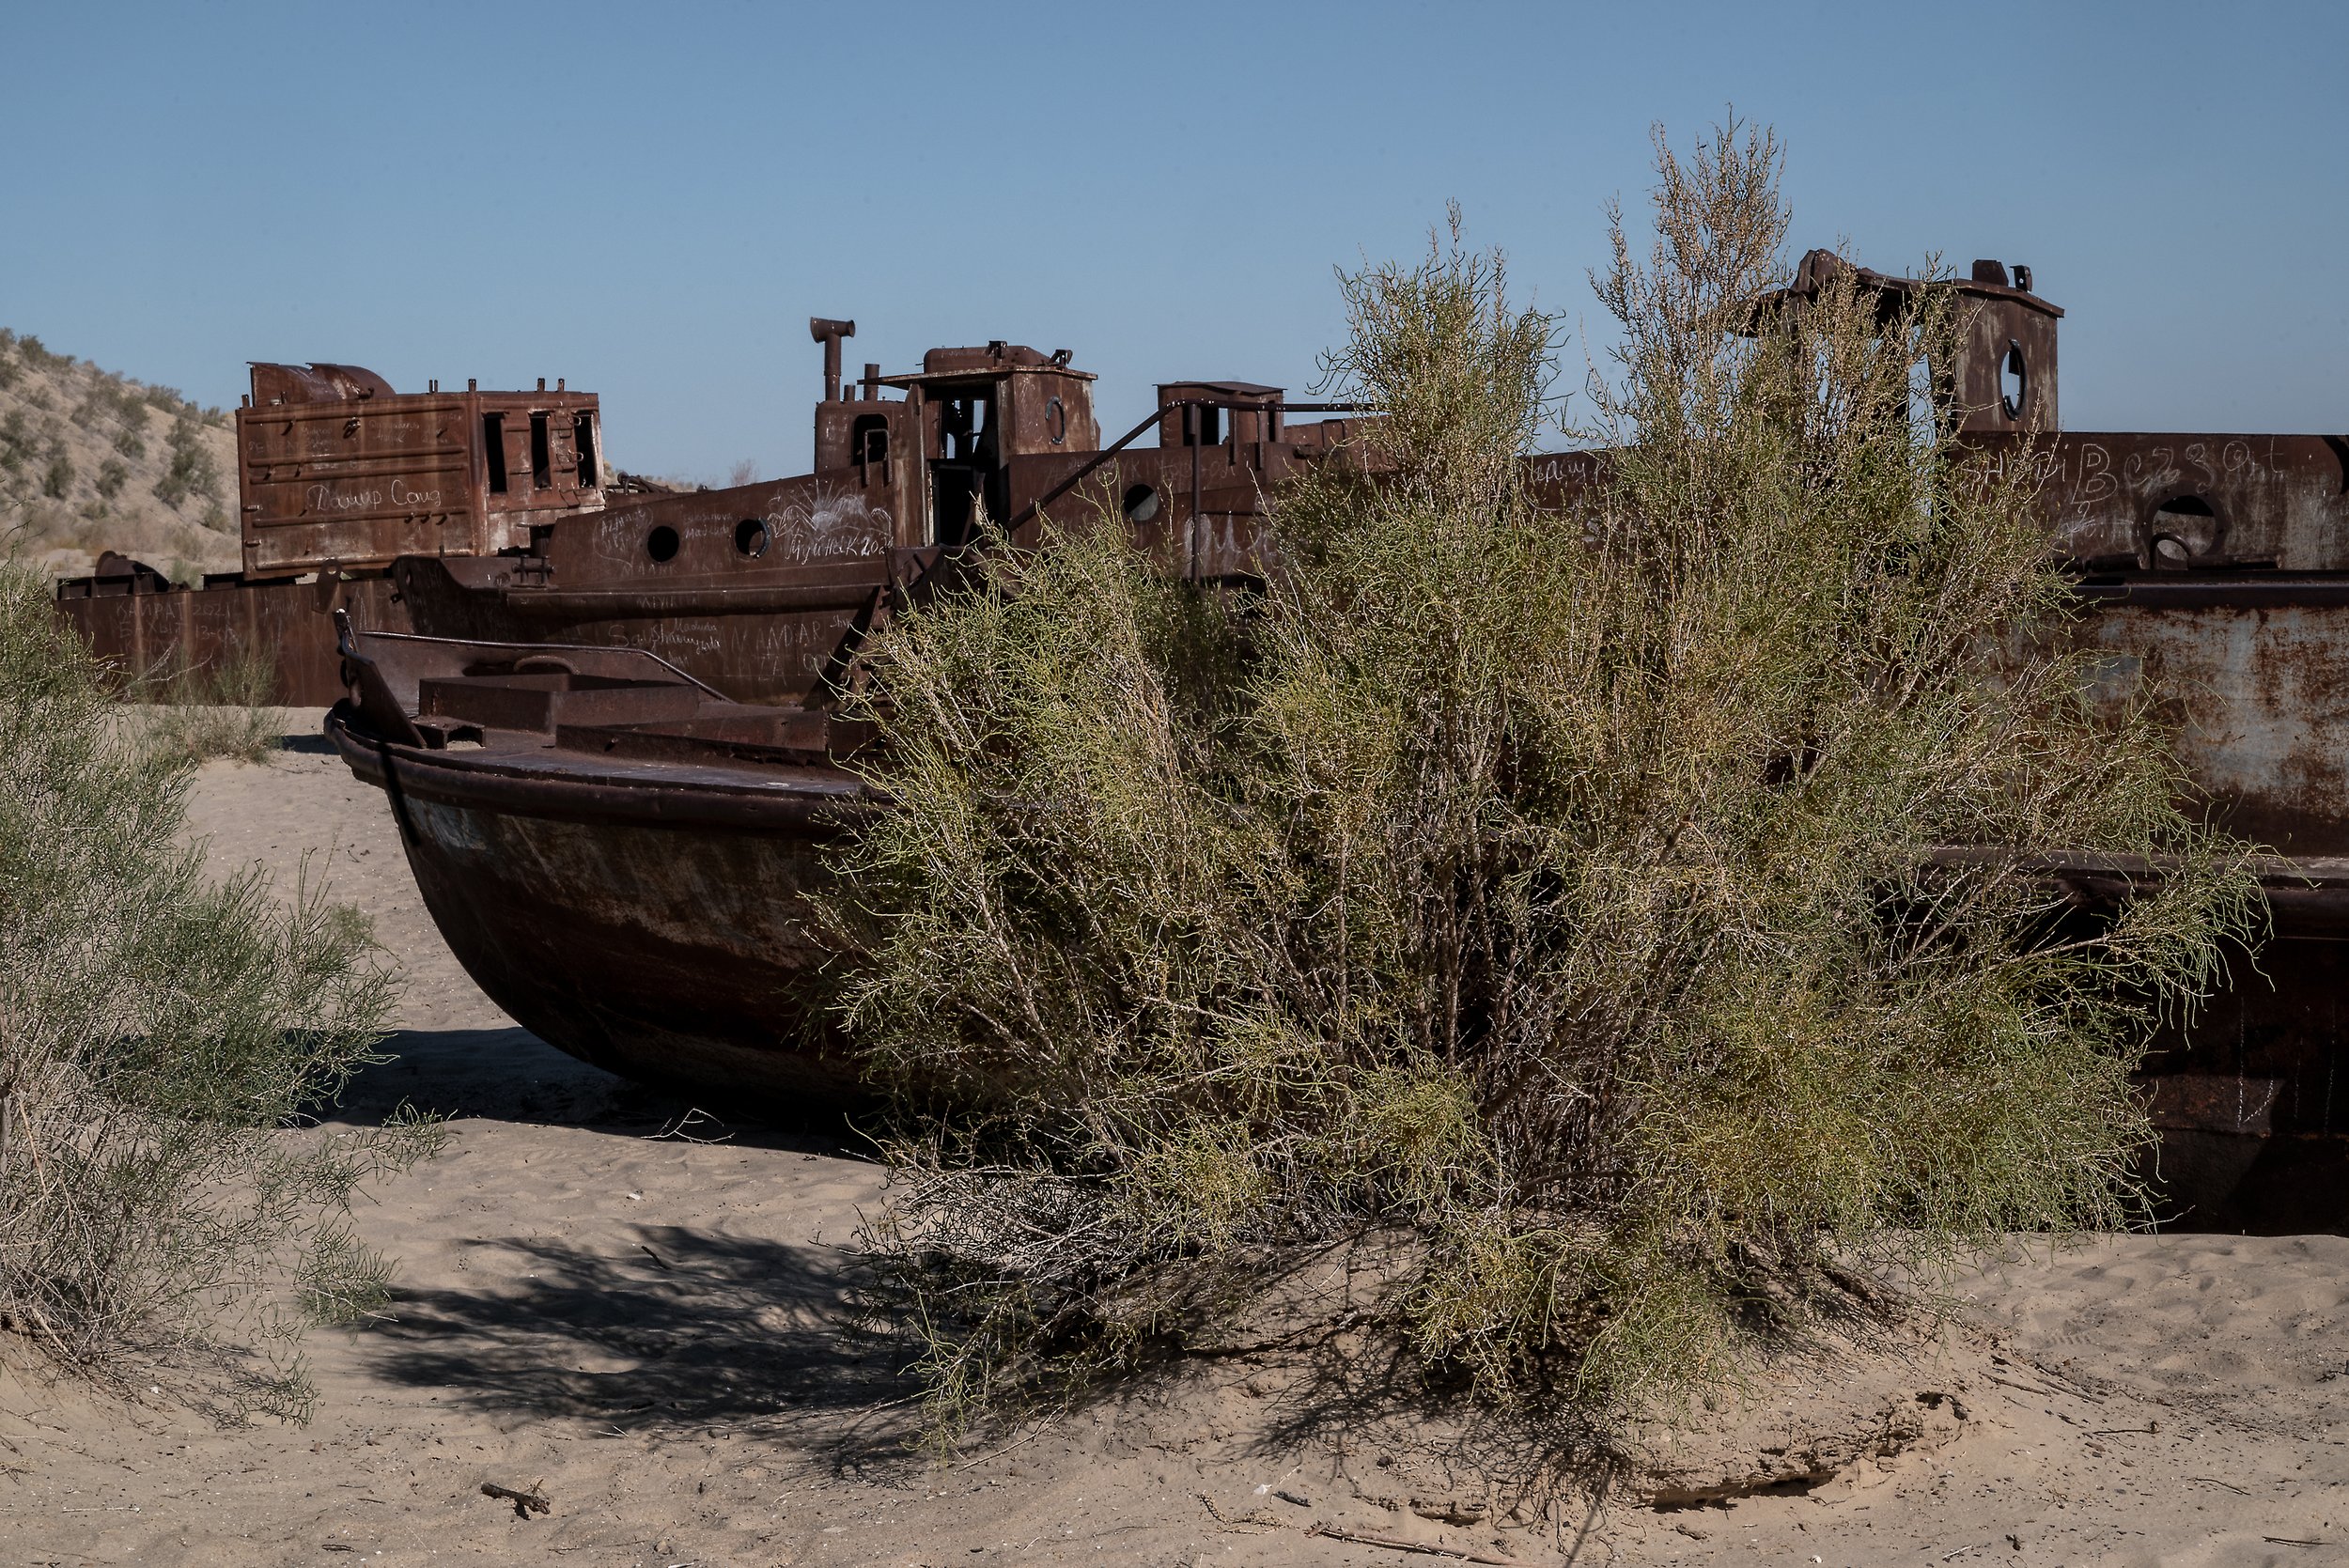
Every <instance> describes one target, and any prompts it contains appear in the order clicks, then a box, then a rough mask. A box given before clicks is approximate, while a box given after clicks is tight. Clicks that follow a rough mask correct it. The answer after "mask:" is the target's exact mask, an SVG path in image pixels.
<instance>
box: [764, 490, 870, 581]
mask: <svg viewBox="0 0 2349 1568" xmlns="http://www.w3.org/2000/svg"><path fill="white" fill-rule="evenodd" d="M766 521H767V535H768V537H770V539H772V540H773V541H774V550H775V553H776V554H777V555H779V556H780V557H782V559H784V560H786V561H788V562H790V563H792V564H793V565H794V566H803V565H805V564H806V563H808V562H810V561H821V560H829V559H833V558H836V557H839V556H843V555H879V554H880V553H882V552H883V551H886V550H888V548H889V541H890V538H891V537H892V534H891V527H890V517H889V510H888V508H887V507H884V506H874V505H868V504H867V503H866V502H865V499H864V497H863V495H861V494H859V493H857V492H856V491H855V490H843V489H834V488H832V486H829V485H823V484H818V485H817V486H816V487H815V489H814V490H813V491H812V492H811V493H809V494H807V495H804V496H801V497H799V498H797V499H795V500H792V501H787V502H786V503H784V504H783V505H780V506H777V507H776V508H775V509H774V510H773V511H771V512H769V513H768V514H767V519H766Z"/></svg>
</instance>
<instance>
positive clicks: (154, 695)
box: [129, 562, 286, 763]
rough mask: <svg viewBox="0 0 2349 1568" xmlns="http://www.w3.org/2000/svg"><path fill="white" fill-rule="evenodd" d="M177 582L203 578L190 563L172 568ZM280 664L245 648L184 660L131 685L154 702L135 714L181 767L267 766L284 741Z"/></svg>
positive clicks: (152, 742) (154, 744) (140, 698)
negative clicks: (227, 762)
mask: <svg viewBox="0 0 2349 1568" xmlns="http://www.w3.org/2000/svg"><path fill="white" fill-rule="evenodd" d="M167 575H168V576H170V577H171V578H172V580H173V581H175V582H187V581H189V580H190V579H191V578H194V577H197V576H200V575H201V573H199V572H197V571H196V570H195V568H194V567H190V566H188V565H187V564H186V563H185V562H175V563H173V569H172V570H171V571H170V572H169V573H168V574H167ZM276 693H277V661H276V660H275V659H273V658H272V656H271V654H270V651H269V650H268V649H267V648H240V649H237V650H236V651H234V652H233V653H230V654H228V655H226V657H224V658H222V659H219V660H214V661H211V662H208V663H198V664H189V663H186V662H180V663H178V664H176V665H174V666H172V667H170V668H168V669H167V670H164V671H159V672H154V673H150V674H148V675H143V676H141V677H140V678H138V679H135V680H133V681H132V683H131V689H130V692H129V695H130V696H131V697H132V700H133V701H136V702H140V703H144V704H146V705H148V706H146V707H145V708H144V709H142V710H140V711H139V712H138V713H136V714H135V715H134V716H133V717H134V719H136V720H138V721H143V722H144V729H145V736H146V739H147V743H148V745H149V746H150V747H151V748H153V749H154V750H156V751H157V752H159V753H162V754H163V755H165V756H168V757H171V758H174V759H176V760H178V761H181V762H191V763H194V762H210V761H211V760H213V759H214V758H230V759H233V760H235V761H239V762H251V763H266V762H268V761H269V760H270V758H271V757H272V756H274V755H275V754H276V753H277V752H278V751H279V749H280V746H281V743H282V741H283V739H284V737H285V730H286V725H285V717H286V716H285V714H284V713H283V712H282V711H281V710H280V709H279V708H278V707H277V706H275V698H276Z"/></svg>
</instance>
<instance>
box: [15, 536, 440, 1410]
mask: <svg viewBox="0 0 2349 1568" xmlns="http://www.w3.org/2000/svg"><path fill="white" fill-rule="evenodd" d="M188 770H189V762H188V759H187V757H186V756H185V754H184V753H172V752H168V751H164V750H161V749H158V748H156V747H154V746H152V745H149V744H148V743H147V742H146V740H145V738H144V737H143V736H142V734H141V732H140V730H139V729H138V727H137V726H134V725H127V724H125V723H123V722H121V721H120V713H119V707H118V705H117V704H116V703H115V702H114V701H113V699H112V698H111V697H110V696H109V694H108V693H107V691H105V689H104V687H103V685H102V683H101V672H100V671H98V670H97V669H96V668H95V667H94V665H93V664H92V662H91V661H90V660H89V659H88V657H87V655H86V652H85V651H84V650H83V648H82V647H81V645H80V644H79V643H78V642H77V641H76V640H75V638H74V637H73V635H72V633H71V632H70V630H69V629H67V628H66V626H65V625H64V623H63V622H62V620H60V618H59V617H58V616H57V614H56V613H55V611H54V607H53V606H52V604H51V603H50V595H49V588H48V583H47V582H46V580H45V579H43V578H42V577H40V576H39V575H38V574H36V573H34V572H32V571H30V570H28V569H26V568H24V567H21V566H19V565H16V564H13V563H5V562H0V1313H5V1316H6V1321H7V1324H8V1327H11V1328H13V1329H15V1330H16V1331H17V1332H19V1333H21V1334H23V1335H25V1336H28V1337H29V1338H30V1339H31V1341H32V1342H33V1343H36V1344H37V1345H39V1347H40V1348H41V1349H43V1350H44V1351H46V1352H47V1353H48V1354H49V1355H51V1356H52V1357H54V1358H56V1359H57V1360H58V1361H60V1362H63V1363H65V1364H68V1365H70V1366H73V1367H76V1368H83V1369H88V1370H90V1371H93V1372H96V1373H99V1374H106V1373H108V1372H109V1371H110V1369H113V1368H116V1367H117V1366H118V1365H120V1364H121V1361H122V1358H124V1357H125V1356H132V1355H136V1356H148V1355H163V1356H165V1357H170V1356H174V1355H180V1354H194V1353H195V1352H198V1351H202V1350H205V1349H207V1347H210V1349H220V1348H222V1347H223V1346H224V1345H225V1346H226V1347H227V1348H230V1349H235V1348H237V1347H238V1346H239V1345H241V1346H242V1348H243V1349H245V1350H248V1351H249V1350H251V1349H253V1348H254V1347H255V1346H256V1345H261V1346H263V1347H264V1349H265V1351H266V1354H264V1355H263V1356H262V1357H261V1358H260V1359H258V1360H257V1361H255V1360H248V1361H247V1362H245V1363H244V1364H246V1365H248V1366H252V1367H257V1368H259V1369H261V1370H260V1371H258V1372H257V1373H256V1374H255V1378H254V1380H251V1381H247V1382H245V1383H244V1384H243V1385H242V1387H244V1388H245V1389H247V1391H248V1392H253V1393H256V1394H257V1395H267V1396H269V1397H268V1400H267V1401H265V1403H268V1402H269V1401H274V1402H275V1403H276V1404H277V1405H278V1406H279V1407H287V1406H288V1404H290V1405H291V1406H294V1407H298V1406H299V1404H300V1401H301V1397H302V1392H303V1384H302V1382H301V1379H300V1377H299V1375H298V1370H299V1369H298V1365H296V1364H295V1363H293V1362H291V1361H288V1360H287V1359H286V1358H284V1356H283V1355H282V1354H281V1353H283V1352H285V1351H287V1350H288V1346H287V1345H286V1344H285V1343H283V1342H281V1341H277V1340H273V1339H271V1338H270V1337H269V1336H268V1335H267V1334H266V1333H262V1334H260V1335H259V1336H258V1337H257V1338H256V1337H254V1335H253V1332H252V1331H255V1330H257V1329H266V1328H267V1327H269V1325H270V1324H272V1322H276V1323H279V1324H284V1325H292V1324H296V1323H298V1321H299V1315H298V1314H297V1313H296V1312H292V1311H290V1310H280V1305H281V1304H282V1307H283V1308H285V1309H291V1308H294V1307H302V1308H306V1309H308V1310H309V1312H310V1314H311V1315H313V1316H324V1317H334V1316H349V1315H350V1314H351V1313H353V1312H360V1311H364V1310H366V1307H367V1306H368V1305H369V1304H370V1302H371V1301H373V1300H374V1299H375V1298H377V1297H378V1296H380V1292H381V1279H382V1273H381V1270H382V1265H381V1260H380V1259H376V1258H374V1257H373V1256H372V1255H370V1254H368V1253H367V1252H366V1250H365V1249H364V1248H363V1247H360V1246H359V1245H358V1244H357V1243H356V1242H355V1240H354V1239H353V1237H352V1235H351V1234H350V1225H349V1202H350V1197H351V1195H352V1193H353V1191H354V1190H355V1189H356V1188H357V1186H358V1184H359V1183H360V1182H362V1181H363V1180H365V1179H366V1177H367V1176H368V1175H370V1174H371V1173H373V1172H379V1171H381V1170H384V1169H388V1168H390V1167H392V1166H396V1165H397V1164H399V1163H401V1162H403V1161H405V1160H406V1159H408V1158H411V1157H413V1156H415V1155H417V1154H419V1153H421V1152H423V1151H424V1150H425V1149H426V1148H428V1146H429V1143H430V1141H431V1128H430V1127H429V1126H427V1125H425V1124H421V1123H417V1122H413V1121H403V1122H402V1123H400V1124H399V1125H396V1126H388V1127H385V1128H381V1129H360V1130H353V1131H334V1130H329V1129H326V1128H324V1127H321V1126H316V1125H314V1124H312V1123H311V1122H310V1120H309V1115H308V1113H309V1112H310V1111H311V1110H314V1109H315V1108H317V1107H318V1106H319V1105H320V1104H321V1103H322V1102H325V1101H327V1100H330V1099H331V1098H332V1096H333V1095H334V1093H335V1091H336V1090H337V1089H338V1088H339V1087H340V1085H341V1084H342V1083H343V1082H344V1081H345V1080H346V1079H348V1078H349V1076H350V1073H351V1072H352V1071H354V1070H355V1069H356V1068H357V1067H359V1066H360V1065H361V1064H363V1063H366V1062H368V1061H370V1060H373V1059H374V1058H373V1055H372V1052H373V1048H374V1047H375V1045H376V1044H377V1042H378V1041H379V1040H380V1039H381V1034H382V1032H383V1027H384V1023H385V1019H386V1017H388V1009H389V1005H390V998H391V986H392V979H391V976H390V973H389V971H388V970H386V969H385V968H384V967H383V965H382V964H381V961H380V955H379V953H378V950H377V949H376V948H375V946H374V944H373V942H372V940H371V939H370V937H369V935H368V931H367V927H366V923H365V921H364V919H363V918H362V917H361V916H360V915H359V914H358V913H357V912H356V911H355V910H353V909H350V908H347V907H344V906H340V905H335V904H332V903H329V902H327V901H326V900H325V899H324V898H323V897H322V896H320V894H319V890H318V889H317V888H315V887H314V886H309V885H306V878H305V885H304V886H303V888H301V889H299V890H297V892H296V895H295V896H294V897H293V898H292V899H291V900H290V902H288V901H284V900H281V899H279V898H278V897H276V896H275V895H273V894H272V892H271V890H270V888H269V887H268V885H267V884H266V883H265V882H264V881H263V879H262V878H261V877H260V875H259V874H258V872H257V871H256V872H249V873H243V874H240V875H237V876H233V877H229V878H227V879H226V880H225V881H213V880H210V879H209V878H208V877H206V875H205V873H204V870H203V865H202V860H201V857H200V854H199V853H198V852H197V850H195V849H194V848H193V847H191V846H187V845H185V844H184V843H182V842H181V840H180V837H179V828H180V825H181V821H182V817H183V814H184V809H185V791H186V787H187V781H188ZM223 1326H226V1329H227V1330H233V1331H236V1332H240V1333H245V1334H246V1335H247V1337H246V1338H244V1339H242V1340H241V1341H236V1342H234V1343H231V1342H230V1341H228V1340H226V1339H223V1338H222V1337H221V1335H220V1334H219V1333H216V1332H215V1331H216V1330H222V1329H223ZM272 1367H273V1370H272Z"/></svg>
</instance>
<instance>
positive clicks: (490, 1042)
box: [322, 1026, 871, 1157]
mask: <svg viewBox="0 0 2349 1568" xmlns="http://www.w3.org/2000/svg"><path fill="white" fill-rule="evenodd" d="M381 1050H382V1053H383V1054H384V1055H385V1056H386V1057H388V1058H390V1060H388V1061H385V1062H381V1063H376V1064H375V1065H373V1066H370V1067H367V1068H365V1069H363V1070H362V1071H361V1072H360V1073H359V1074H358V1075H357V1076H356V1077H354V1078H352V1079H351V1080H350V1082H349V1083H348V1084H346V1085H344V1087H343V1092H342V1094H341V1095H340V1096H339V1097H338V1099H337V1101H336V1103H335V1105H334V1108H333V1109H332V1110H326V1111H324V1112H322V1115H323V1118H324V1119H325V1120H327V1121H329V1122H340V1123H346V1124H349V1123H359V1124H367V1123H375V1122H381V1121H382V1120H383V1119H384V1118H385V1117H387V1116H389V1115H391V1114H392V1113H393V1112H395V1111H396V1110H398V1109H399V1108H400V1107H401V1106H402V1105H408V1106H412V1107H414V1108H415V1109H416V1110H421V1111H426V1112H429V1113H433V1114H437V1115H442V1116H448V1117H460V1118H469V1119H477V1120H483V1121H492V1122H523V1123H529V1124H532V1125H535V1126H568V1127H592V1128H595V1129H597V1130H599V1131H613V1132H621V1133H627V1134H630V1135H631V1136H639V1137H641V1136H643V1135H645V1134H646V1133H648V1132H656V1131H659V1130H661V1129H662V1128H673V1129H677V1133H678V1135H680V1136H688V1137H692V1138H694V1139H697V1140H708V1139H714V1138H721V1137H723V1138H724V1139H725V1140H726V1141H729V1142H735V1143H741V1144H744V1145H746V1146H749V1147H752V1148H761V1149H770V1148H782V1149H798V1150H800V1151H801V1152H802V1153H806V1154H841V1153H845V1154H849V1155H851V1156H854V1157H863V1156H865V1155H866V1154H868V1153H869V1152H870V1150H871V1144H870V1143H869V1142H868V1141H866V1140H865V1139H864V1138H863V1135H861V1134H860V1133H859V1132H858V1131H857V1130H856V1128H855V1127H854V1126H852V1125H851V1124H850V1122H849V1121H848V1118H847V1117H845V1116H843V1115H841V1114H839V1113H836V1112H827V1111H812V1112H803V1113H801V1114H798V1115H791V1114H789V1113H787V1112H782V1113H768V1114H763V1115H761V1116H760V1117H759V1118H758V1119H756V1120H749V1119H742V1120H737V1119H736V1118H739V1117H742V1116H743V1111H742V1110H741V1108H740V1107H739V1106H737V1105H734V1104H727V1105H726V1106H725V1113H724V1114H723V1116H722V1115H720V1114H718V1112H717V1110H716V1107H717V1106H718V1105H719V1104H720V1103H721V1102H720V1101H719V1100H718V1099H717V1098H716V1097H714V1096H713V1097H710V1098H708V1099H704V1100H695V1099H692V1098H688V1097H685V1096H682V1095H679V1094H676V1093H674V1092H672V1091H670V1090H666V1089H659V1088H653V1087H650V1086H648V1085H646V1084H642V1083H636V1082H633V1081H631V1080H630V1079H624V1078H620V1077H617V1076H616V1075H614V1074H612V1073H607V1072H605V1071H604V1070H603V1069H602V1068H600V1067H593V1066H589V1065H588V1064H587V1063H584V1062H582V1061H580V1060H579V1059H578V1058H576V1057H573V1056H568V1055H566V1054H564V1053H563V1052H562V1051H559V1050H557V1049H555V1048H553V1047H552V1046H550V1045H548V1044H547V1043H546V1042H545V1041H543V1040H541V1039H539V1038H538V1037H537V1035H535V1034H533V1033H531V1032H529V1031H528V1030H526V1029H518V1028H514V1027H511V1026H509V1027H506V1028H504V1029H404V1030H400V1031H398V1032H396V1033H394V1034H393V1035H392V1036H391V1037H390V1038H389V1039H387V1040H385V1041H384V1042H383V1045H382V1047H381Z"/></svg>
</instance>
